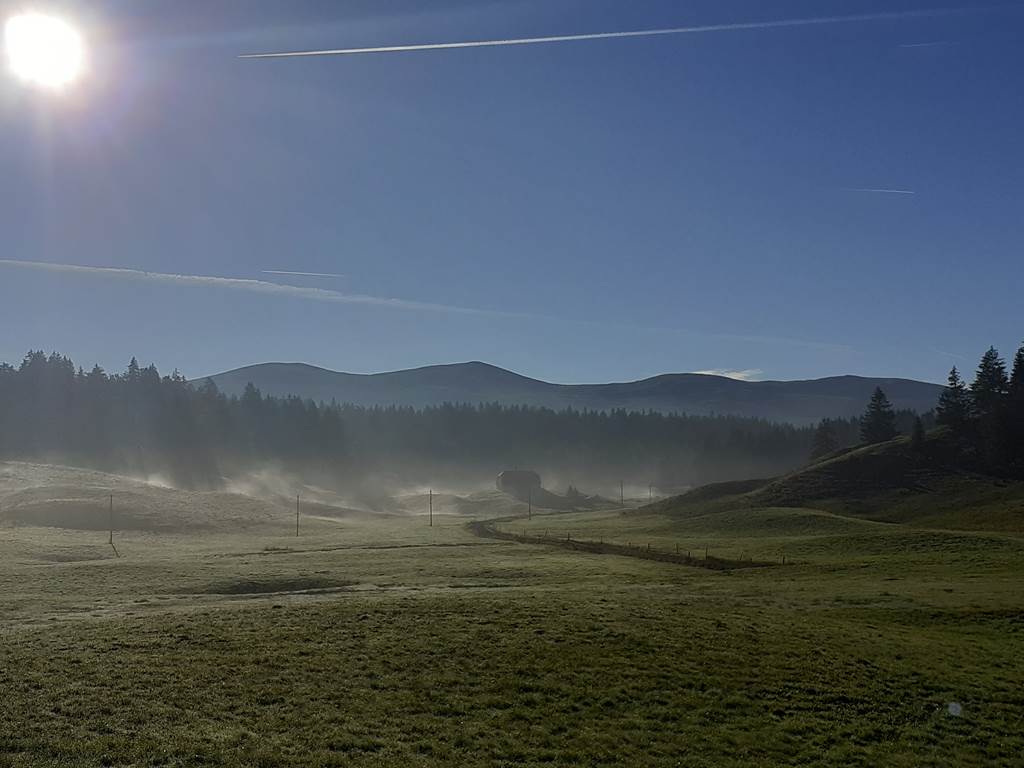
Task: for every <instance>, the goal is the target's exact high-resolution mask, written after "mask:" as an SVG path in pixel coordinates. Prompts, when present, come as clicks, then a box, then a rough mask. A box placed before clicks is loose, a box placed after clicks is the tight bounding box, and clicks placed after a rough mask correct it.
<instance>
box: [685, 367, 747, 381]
mask: <svg viewBox="0 0 1024 768" xmlns="http://www.w3.org/2000/svg"><path fill="white" fill-rule="evenodd" d="M693 373H696V374H700V375H701V376H724V377H725V378H727V379H734V380H736V381H756V380H757V379H759V378H761V377H762V376H763V375H764V371H762V370H761V369H760V368H750V369H749V370H746V371H734V370H730V369H728V368H711V369H709V370H706V371H693Z"/></svg>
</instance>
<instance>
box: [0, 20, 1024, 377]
mask: <svg viewBox="0 0 1024 768" xmlns="http://www.w3.org/2000/svg"><path fill="white" fill-rule="evenodd" d="M59 6H60V10H61V12H62V13H63V14H65V15H66V16H67V17H69V18H72V19H74V20H75V21H76V23H78V24H80V25H81V26H82V27H83V29H84V30H85V32H86V35H87V38H88V44H89V51H90V72H89V74H88V76H87V77H86V78H85V79H84V80H83V81H81V82H80V83H78V84H76V85H75V86H72V87H71V88H69V89H67V90H66V91H64V92H62V93H60V94H54V93H42V92H39V91H34V90H31V89H29V88H26V87H25V86H24V85H23V84H21V83H18V82H16V81H15V80H14V79H12V78H10V77H7V76H6V75H5V76H3V77H0V235H2V237H3V240H2V243H3V246H2V248H0V259H5V260H7V261H6V262H0V329H2V332H0V359H3V360H9V361H16V360H18V359H20V357H21V356H22V355H23V354H24V352H25V350H26V349H28V348H30V347H31V348H44V349H47V350H49V349H57V350H59V351H62V352H64V353H66V354H70V355H71V356H73V357H74V358H75V359H76V361H78V362H80V363H82V364H83V365H88V364H91V363H93V362H99V363H100V364H102V365H104V366H106V367H108V368H112V369H121V368H123V367H124V364H125V361H126V359H127V357H129V356H131V355H132V354H136V355H138V356H139V358H140V359H141V360H144V361H146V362H149V361H152V362H155V363H156V364H157V365H158V366H159V367H160V368H161V369H166V370H170V369H171V368H174V367H175V366H177V367H179V368H180V369H181V370H182V371H183V372H185V373H186V374H187V375H190V376H199V375H204V374H207V373H213V372H217V371H220V370H225V369H228V368H233V367H237V366H240V365H244V364H249V363H256V362H262V361H268V360H291V361H303V362H310V363H314V364H317V365H323V366H325V367H329V368H334V369H339V370H346V371H354V372H372V371H381V370H390V369H396V368H405V367H412V366H417V365H426V364H432V363H444V362H455V361H461V360H470V359H481V360H486V361H488V362H492V363H495V364H498V365H501V366H504V367H508V368H512V369H514V370H517V371H519V372H522V373H525V374H527V375H531V376H536V377H539V378H545V379H549V380H557V381H565V382H581V381H606V380H625V379H634V378H640V377H644V376H648V375H653V374H657V373H662V372H667V371H694V370H741V371H760V372H761V373H760V374H758V375H759V376H760V377H761V378H776V379H790V378H810V377H817V376H824V375H832V374H840V373H856V374H863V375H892V376H906V377H914V378H922V379H929V380H941V379H943V378H944V376H945V372H946V371H947V370H948V369H949V367H950V366H951V365H953V364H957V365H959V366H961V367H962V368H967V369H972V368H973V367H974V365H975V363H976V360H977V358H978V356H980V353H981V352H982V351H983V350H984V349H985V348H986V347H987V346H988V345H989V344H996V345H997V346H1000V347H1001V348H1003V351H1004V352H1005V353H1006V354H1008V355H1009V354H1011V353H1012V351H1013V349H1014V348H1015V346H1016V345H1017V344H1019V343H1020V342H1021V340H1022V338H1024V316H1022V313H1021V302H1020V289H1021V286H1022V285H1024V248H1022V244H1024V143H1022V141H1021V136H1022V127H1024V100H1022V99H1021V98H1020V73H1021V72H1022V71H1024V49H1022V48H1021V46H1020V39H1021V33H1022V32H1024V3H1020V2H1017V3H1012V2H1011V3H1006V4H1003V5H1001V6H999V7H996V8H993V7H992V6H991V5H987V4H985V5H983V4H980V3H978V4H972V3H970V2H962V3H951V2H943V0H936V1H935V2H933V3H922V2H893V1H892V0H890V1H888V2H850V1H845V2H843V1H840V0H834V1H833V0H811V1H804V2H791V1H790V0H778V1H777V2H773V3H771V4H770V7H769V4H766V3H764V2H752V1H748V0H714V2H711V1H707V2H705V1H702V0H693V1H687V2H683V1H682V0H657V1H656V0H630V2H625V0H521V1H510V2H480V1H479V0H474V1H470V0H459V1H457V0H433V1H432V2H430V3H424V2H412V0H393V1H391V2H385V1H383V0H374V1H372V2H371V1H370V0H363V1H356V0H351V1H348V2H342V1H341V0H331V1H326V0H325V1H323V2H312V1H311V0H307V1H305V2H302V1H300V0H295V1H291V0H290V1H289V2H287V3H285V2H264V1H261V2H251V1H250V0H245V1H244V2H243V0H223V1H222V2H218V3H216V4H212V3H200V2H194V3H187V4H186V3H182V2H180V1H175V2H171V1H170V0H168V1H166V2H165V1H162V0H147V1H146V2H135V1H133V2H128V0H120V2H114V1H113V0H107V1H106V2H100V1H98V0H90V2H88V3H85V2H63V3H60V4H59ZM211 6H212V7H211ZM24 7H25V4H24V3H23V2H20V1H19V2H18V3H16V4H13V3H12V4H7V5H4V4H3V3H2V2H0V8H2V9H3V10H4V15H5V16H6V15H7V14H8V13H9V12H13V11H14V10H16V9H21V8H24ZM34 7H36V8H39V9H44V10H45V9H48V8H51V7H55V6H54V5H53V4H47V2H46V0H40V2H38V3H36V4H35V6H34ZM186 7H187V11H186ZM424 8H428V9H429V10H423V9H424ZM923 9H940V10H941V9H946V10H949V9H956V10H958V11H959V10H962V11H964V12H962V13H959V12H958V13H954V14H936V15H920V16H914V17H908V18H902V19H878V20H873V21H864V22H858V23H835V24H822V25H817V26H813V27H792V28H771V29H748V30H735V31H722V32H714V33H706V34H688V35H680V36H665V37H659V38H643V39H639V38H638V39H625V40H602V41H589V42H573V43H560V44H553V45H536V46H522V47H516V48H486V49H474V50H462V51H446V52H425V53H406V54H387V55H369V56H357V57H336V58H309V59H301V60H299V59H295V60H273V61H269V60H241V59H238V58H236V57H237V55H238V54H241V53H247V52H259V51H273V50H295V49H307V48H323V47H329V48H337V47H348V46H353V47H354V46H376V45H389V44H402V43H423V42H450V41H459V40H474V39H494V38H509V37H530V36H540V35H550V34H571V33H589V32H609V31H616V30H636V29H649V28H658V27H678V26H690V25H707V24H735V23H747V22H758V21H774V20H779V19H797V18H807V17H823V16H842V15H850V14H871V13H879V12H884V13H891V12H894V11H914V10H923ZM919 44H928V45H919ZM869 189H890V190H904V191H908V192H913V193H914V194H892V193H886V192H869V191H858V190H869ZM15 262H47V263H51V264H60V265H76V266H84V267H93V268H96V269H88V270H82V269H68V268H59V269H58V268H47V269H39V268H33V267H32V266H31V265H25V264H23V263H15ZM114 270H122V271H114ZM266 271H275V272H282V271H294V272H317V273H329V274H338V275H342V277H304V276H297V275H281V274H268V273H266ZM146 273H148V274H146ZM154 273H156V274H154ZM173 276H197V277H173ZM202 277H206V278H227V279H226V280H210V279H199V278H202ZM246 281H259V282H246ZM267 283H273V284H279V285H284V286H292V288H275V287H274V286H273V285H267Z"/></svg>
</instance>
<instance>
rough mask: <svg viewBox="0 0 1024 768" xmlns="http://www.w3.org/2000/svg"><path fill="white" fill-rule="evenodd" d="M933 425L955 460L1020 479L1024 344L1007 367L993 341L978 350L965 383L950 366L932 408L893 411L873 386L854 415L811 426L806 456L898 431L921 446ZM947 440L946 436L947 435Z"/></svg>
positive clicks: (1023, 457)
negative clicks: (971, 375) (979, 353)
mask: <svg viewBox="0 0 1024 768" xmlns="http://www.w3.org/2000/svg"><path fill="white" fill-rule="evenodd" d="M933 427H940V428H943V429H945V431H946V435H947V436H948V437H949V438H951V441H952V445H953V448H954V450H955V455H954V456H952V457H951V458H953V459H955V460H956V462H957V463H958V464H960V465H961V466H963V467H967V468H970V469H973V470H975V471H978V472H984V473H986V474H992V475H1004V476H1008V477H1014V478H1020V479H1024V346H1021V348H1020V349H1018V350H1017V354H1016V355H1015V356H1014V359H1013V364H1012V367H1011V368H1010V369H1009V371H1008V369H1007V364H1006V361H1005V360H1004V359H1003V358H1002V356H1001V355H1000V354H999V351H998V350H997V349H996V348H995V347H990V348H989V349H988V351H987V352H985V354H984V355H983V356H982V358H981V362H980V363H979V364H978V370H977V372H976V373H975V375H974V381H973V382H972V383H971V384H970V385H968V384H967V382H965V381H964V379H963V377H962V376H961V375H960V371H958V370H957V369H956V367H954V368H953V369H952V370H951V371H950V372H949V379H948V383H947V387H946V389H945V391H944V392H943V393H942V395H941V396H940V397H939V402H938V405H937V406H936V408H935V411H934V412H929V413H927V414H923V415H920V416H919V415H917V414H914V413H910V412H906V411H903V412H895V411H894V410H893V407H892V404H891V403H890V402H889V399H888V398H887V397H886V395H885V393H884V392H883V391H882V390H881V389H876V390H875V393H874V395H873V396H872V398H871V401H870V402H869V403H868V406H867V409H866V410H865V412H864V415H863V416H862V417H860V418H859V419H850V420H834V419H825V420H823V421H822V422H821V423H820V424H819V425H818V427H817V429H816V430H815V432H814V438H813V440H812V445H811V458H812V459H820V458H823V457H825V456H828V455H829V454H830V453H833V452H834V451H836V450H838V449H840V448H843V447H848V446H851V445H857V444H872V443H881V442H885V441H887V440H892V439H893V438H895V437H896V436H898V435H900V434H905V435H909V436H910V437H911V441H912V443H913V444H915V445H916V446H917V447H923V442H924V439H925V434H926V432H927V431H928V430H930V429H932V428H933ZM947 442H948V441H947Z"/></svg>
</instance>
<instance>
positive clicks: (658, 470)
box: [0, 352, 913, 508]
mask: <svg viewBox="0 0 1024 768" xmlns="http://www.w3.org/2000/svg"><path fill="white" fill-rule="evenodd" d="M0 418H2V419H3V423H4V424H6V425H8V426H7V429H5V430H4V431H3V432H2V433H0V457H4V456H6V457H12V458H32V459H35V460H40V461H46V462H51V463H62V464H72V465H82V466H91V467H95V468H97V469H103V470H106V471H112V472H118V473H121V474H128V475H132V476H135V477H143V478H160V479H162V480H163V481H165V482H167V483H169V484H173V485H175V486H177V487H181V488H188V489H194V490H223V489H229V488H233V487H240V485H244V486H247V487H253V488H258V489H260V492H261V493H275V494H278V495H281V496H287V495H290V494H292V491H291V490H289V488H294V487H295V486H296V485H305V484H309V485H312V486H317V487H321V488H324V489H328V490H329V491H330V492H332V493H339V494H342V495H343V496H344V497H345V498H346V500H347V502H348V503H353V504H355V503H359V504H362V505H364V506H367V507H370V508H378V507H379V508H384V507H386V504H387V502H386V499H387V498H388V497H390V496H394V495H395V494H401V493H404V492H406V491H409V490H414V489H417V488H420V489H422V488H430V487H436V488H445V487H451V488H457V489H477V490H479V489H485V488H493V487H494V481H495V478H496V476H497V475H498V473H500V472H501V471H503V470H506V469H516V468H523V469H532V470H534V471H537V472H539V473H540V474H541V475H542V477H543V479H544V483H545V486H546V487H547V488H549V489H551V490H556V491H559V492H564V491H566V490H567V489H568V487H569V486H570V485H572V486H575V487H578V488H581V489H583V490H584V491H586V492H588V493H592V494H594V493H599V494H603V495H607V496H618V495H620V491H621V490H622V489H621V487H620V484H624V485H626V486H628V487H629V488H630V490H631V495H638V496H647V495H649V494H650V493H652V488H653V489H659V491H663V492H671V491H674V490H680V489H684V488H687V487H690V486H694V485H699V484H702V483H707V482H714V481H720V480H730V479H741V478H746V477H766V476H770V475H776V474H779V473H781V472H784V471H787V470H789V469H792V468H794V467H797V466H799V465H800V464H801V463H802V462H803V461H804V460H805V458H806V457H807V455H808V454H809V452H810V450H811V446H812V442H813V436H814V429H813V428H812V427H810V426H795V425H792V424H787V423H775V422H769V421H765V420H762V419H755V418H749V417H742V416H726V415H723V416H688V415H684V414H664V413H660V412H652V411H644V412H640V411H629V410H625V409H615V410H607V411H606V410H576V409H571V408H567V409H563V410H559V411H555V410H552V409H549V408H543V407H536V406H522V405H503V404H500V403H493V404H484V405H468V404H445V405H439V406H425V407H422V408H414V407H412V406H387V407H384V406H374V407H366V406H360V405H350V404H338V403H323V402H321V403H317V402H314V401H312V400H308V399H307V400H304V399H301V398H299V397H296V396H288V397H272V396H267V395H264V394H263V393H262V392H260V390H259V389H258V388H256V387H255V386H253V385H252V384H249V385H247V386H246V387H245V388H244V391H243V392H242V393H241V395H230V396H229V395H226V394H224V393H222V392H220V390H219V389H218V388H217V386H216V384H214V383H213V382H212V381H211V380H203V381H202V382H198V383H193V384H189V383H188V382H186V381H185V380H184V378H183V377H181V376H179V375H177V374H174V375H171V376H163V377H162V376H161V375H160V373H159V372H158V371H157V370H156V368H154V367H145V368H144V367H142V366H140V365H138V363H137V362H136V361H135V360H134V358H133V359H132V361H131V363H130V364H129V366H128V368H127V370H126V371H125V372H123V373H119V374H108V373H106V372H105V371H103V370H102V369H100V368H98V367H94V368H92V369H91V370H90V371H88V372H85V371H83V370H82V369H80V368H76V366H75V365H74V363H73V362H72V361H71V360H69V359H68V358H65V357H62V356H60V355H57V354H51V355H45V354H43V353H42V352H32V353H30V354H28V355H27V356H26V357H25V359H24V360H23V361H22V362H21V363H20V364H19V365H18V366H17V367H14V366H10V365H5V366H2V367H0ZM912 419H913V416H912V414H910V413H901V414H900V416H899V420H900V424H901V426H902V427H903V428H904V429H909V425H910V422H911V421H912ZM833 423H834V428H835V430H836V435H835V439H836V440H837V441H838V445H845V444H849V443H852V442H854V440H855V439H856V432H857V429H858V427H857V423H856V420H851V419H846V420H836V421H834V422H833ZM261 478H262V479H261Z"/></svg>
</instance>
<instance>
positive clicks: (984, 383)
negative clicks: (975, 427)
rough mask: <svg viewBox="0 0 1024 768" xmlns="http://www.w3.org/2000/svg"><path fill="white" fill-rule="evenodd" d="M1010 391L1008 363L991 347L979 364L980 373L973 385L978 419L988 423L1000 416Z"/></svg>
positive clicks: (972, 392)
mask: <svg viewBox="0 0 1024 768" xmlns="http://www.w3.org/2000/svg"><path fill="white" fill-rule="evenodd" d="M1009 390H1010V380H1009V378H1008V377H1007V375H1006V363H1005V362H1004V361H1003V358H1001V357H1000V356H999V352H998V351H997V350H996V348H995V347H989V349H988V352H986V353H985V354H984V355H983V356H982V358H981V362H980V363H979V364H978V373H977V375H976V376H975V377H974V383H973V384H971V395H972V396H973V398H974V405H975V408H976V409H977V412H978V417H979V418H980V419H981V420H982V421H986V420H991V419H993V418H994V417H996V416H998V415H999V411H1000V409H1001V407H1002V406H1003V404H1004V398H1005V397H1006V395H1007V394H1008V393H1009Z"/></svg>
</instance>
